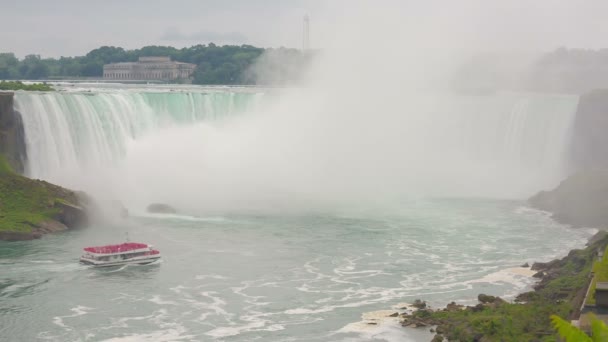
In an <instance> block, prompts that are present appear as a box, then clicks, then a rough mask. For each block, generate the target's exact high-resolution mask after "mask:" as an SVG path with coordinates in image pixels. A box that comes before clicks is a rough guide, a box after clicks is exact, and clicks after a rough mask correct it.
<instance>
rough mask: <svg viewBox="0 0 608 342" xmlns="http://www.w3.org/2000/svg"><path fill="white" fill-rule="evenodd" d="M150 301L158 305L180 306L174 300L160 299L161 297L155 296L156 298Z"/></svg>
mask: <svg viewBox="0 0 608 342" xmlns="http://www.w3.org/2000/svg"><path fill="white" fill-rule="evenodd" d="M149 301H150V302H152V303H155V304H158V305H179V304H178V303H177V302H175V301H172V300H163V299H161V298H160V296H159V295H155V296H154V297H152V298H151V299H149Z"/></svg>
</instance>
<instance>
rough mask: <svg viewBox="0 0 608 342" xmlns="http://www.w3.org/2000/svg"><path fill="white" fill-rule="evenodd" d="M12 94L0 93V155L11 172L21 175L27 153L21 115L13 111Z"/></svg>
mask: <svg viewBox="0 0 608 342" xmlns="http://www.w3.org/2000/svg"><path fill="white" fill-rule="evenodd" d="M13 95H14V94H13V93H12V92H2V91H0V154H2V155H4V157H5V158H6V160H7V161H8V163H9V164H10V165H11V167H12V168H13V170H15V171H17V172H18V173H23V172H24V170H25V161H26V160H27V154H26V153H27V152H26V148H25V133H24V129H23V121H22V120H21V114H19V112H17V111H15V110H14V109H13Z"/></svg>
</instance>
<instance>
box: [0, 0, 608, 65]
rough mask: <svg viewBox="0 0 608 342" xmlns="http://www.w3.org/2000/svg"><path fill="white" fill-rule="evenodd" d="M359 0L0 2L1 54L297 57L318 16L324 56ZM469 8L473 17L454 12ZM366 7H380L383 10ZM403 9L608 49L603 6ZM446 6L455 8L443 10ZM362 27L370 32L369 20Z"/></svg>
mask: <svg viewBox="0 0 608 342" xmlns="http://www.w3.org/2000/svg"><path fill="white" fill-rule="evenodd" d="M355 1H356V0H353V1H343V0H342V1H341V0H327V1H322V0H263V1H262V0H260V1H256V0H171V1H168V0H104V1H101V0H97V1H95V0H52V1H51V0H38V1H35V0H0V8H1V10H0V23H1V25H2V29H1V30H0V52H14V53H16V54H17V55H18V56H19V57H23V56H24V55H26V54H30V53H36V54H41V55H42V56H43V57H58V56H62V55H63V56H75V55H84V54H86V53H87V52H88V51H90V50H92V49H94V48H97V47H99V46H103V45H112V46H121V47H124V48H128V49H133V48H139V47H142V46H145V45H171V46H176V47H183V46H190V45H194V44H199V43H200V44H207V43H209V42H215V43H218V44H252V45H256V46H262V47H279V46H287V47H298V48H299V47H301V44H302V18H303V16H304V14H306V13H309V14H310V16H311V37H312V38H311V40H312V45H313V47H320V48H326V47H327V46H324V45H327V40H326V37H327V36H328V35H329V33H330V31H332V30H333V29H334V25H335V23H336V22H338V19H339V17H340V16H342V15H347V14H348V7H350V6H352V5H353V3H354V2H355ZM387 1H388V2H390V0H387ZM392 2H393V3H395V1H392ZM465 2H466V3H467V6H465V7H464V8H466V10H464V11H453V10H452V9H453V8H454V6H460V4H461V3H465ZM369 3H373V4H374V5H375V6H383V3H384V1H382V0H378V1H376V0H374V1H373V2H372V1H371V0H370V1H369V2H368V5H369ZM398 3H399V8H400V10H402V11H403V20H405V21H407V20H412V19H416V18H419V17H420V16H423V17H424V16H435V15H437V16H438V17H439V18H443V19H442V20H451V19H452V17H454V18H455V20H456V21H460V22H462V23H464V24H466V25H458V27H457V28H455V29H454V30H456V31H459V33H460V34H461V35H477V36H479V37H478V38H480V39H479V40H478V41H480V42H483V44H484V45H487V46H488V47H491V48H500V47H505V46H507V47H509V48H511V47H518V48H524V49H532V48H534V49H541V50H543V49H544V50H546V49H553V48H556V47H559V46H568V47H583V48H600V47H608V21H606V19H605V18H606V13H608V1H605V0H572V1H560V0H536V1H523V0H512V1H493V0H488V1H481V0H466V1H462V2H460V1H432V0H431V1H423V0H419V1H407V0H403V1H399V2H398ZM455 3H457V5H454V4H455ZM446 4H450V5H449V6H451V7H450V8H447V9H446V7H445V5H446ZM360 24H361V25H362V26H365V25H373V23H370V22H367V21H365V20H362V22H361V23H360ZM455 27H456V26H455ZM395 39H396V42H398V37H395ZM372 43H373V42H369V41H367V42H362V44H363V45H369V44H372Z"/></svg>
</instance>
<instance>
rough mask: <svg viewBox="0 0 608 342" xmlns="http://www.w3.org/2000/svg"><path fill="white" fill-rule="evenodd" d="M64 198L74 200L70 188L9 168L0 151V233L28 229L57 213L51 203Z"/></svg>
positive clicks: (53, 204) (25, 231)
mask: <svg viewBox="0 0 608 342" xmlns="http://www.w3.org/2000/svg"><path fill="white" fill-rule="evenodd" d="M64 198H67V199H70V200H71V202H73V203H74V201H73V198H74V194H73V193H72V192H71V191H69V190H66V189H63V188H60V187H58V186H54V185H52V184H49V183H46V182H43V181H37V180H32V179H29V178H26V177H23V176H21V175H19V174H17V173H15V172H13V171H12V169H11V168H10V166H9V164H8V162H6V160H5V159H4V157H3V156H2V155H0V233H2V232H20V233H29V232H31V231H32V227H33V226H34V225H36V224H38V223H40V222H42V221H44V220H49V219H53V217H54V216H55V215H57V214H58V213H59V209H58V208H56V207H55V203H56V202H57V201H59V200H61V199H64Z"/></svg>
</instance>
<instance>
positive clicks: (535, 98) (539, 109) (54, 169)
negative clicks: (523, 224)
mask: <svg viewBox="0 0 608 342" xmlns="http://www.w3.org/2000/svg"><path fill="white" fill-rule="evenodd" d="M308 95H309V94H308V93H307V91H306V90H300V91H295V90H294V91H291V92H290V94H289V95H287V97H288V99H289V100H288V101H286V100H285V98H283V99H282V100H281V101H279V102H278V103H275V104H274V105H273V106H269V107H264V108H263V110H260V108H261V106H260V105H259V103H260V99H261V98H262V95H260V94H251V93H240V92H223V93H218V94H197V93H145V92H143V93H137V92H133V91H114V92H112V93H103V92H102V93H94V95H86V94H81V93H62V92H56V93H49V94H42V95H39V94H33V93H19V94H18V96H17V98H16V103H17V107H18V109H19V110H20V111H21V113H22V115H23V117H24V125H25V130H26V139H27V144H28V146H27V148H28V156H29V158H30V160H29V163H28V166H29V172H30V175H31V176H32V177H35V178H42V179H47V180H49V181H54V182H58V183H60V184H63V185H66V186H70V187H72V188H76V189H84V190H87V191H91V192H93V193H96V194H101V195H104V196H107V197H110V198H119V199H121V200H123V201H125V202H126V203H128V205H129V206H131V207H136V208H143V207H145V206H146V205H147V204H149V203H151V202H159V201H160V202H167V203H171V204H173V205H175V206H178V207H180V208H184V209H185V210H188V211H189V212H197V211H199V212H200V211H202V212H204V211H212V210H218V211H225V210H237V211H238V210H316V209H327V208H332V207H335V206H338V207H342V206H348V205H353V204H354V205H376V204H379V203H382V202H384V201H394V200H395V199H399V198H403V197H408V196H409V197H411V196H483V197H499V198H523V197H526V196H528V195H529V194H531V193H534V192H536V191H538V190H540V189H542V188H547V187H551V186H553V185H555V184H556V183H557V182H559V181H560V180H561V179H562V177H564V176H565V174H566V166H567V165H566V164H565V163H564V160H565V158H564V157H565V151H567V148H568V144H569V138H570V137H569V134H570V127H571V125H572V122H573V118H574V112H575V109H576V105H577V97H576V96H567V95H542V94H521V93H499V94H494V95H487V96H462V95H449V94H444V95H441V97H438V96H437V95H436V94H435V95H432V96H424V95H423V94H417V96H415V97H408V100H407V101H404V103H403V104H402V107H401V108H399V110H398V111H387V112H381V111H369V112H367V115H361V114H360V113H357V111H356V109H353V110H350V111H349V110H346V109H347V108H348V104H345V105H344V106H345V109H344V110H340V111H336V112H333V111H323V110H321V111H320V110H318V108H319V104H318V103H316V102H315V101H317V100H319V99H318V98H314V97H308V98H307V99H304V98H299V97H300V96H308ZM307 100H308V101H307ZM293 103H298V104H300V105H299V106H298V107H293V106H292V105H291V104H293ZM378 108H382V104H379V105H378ZM379 110H380V109H379Z"/></svg>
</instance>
